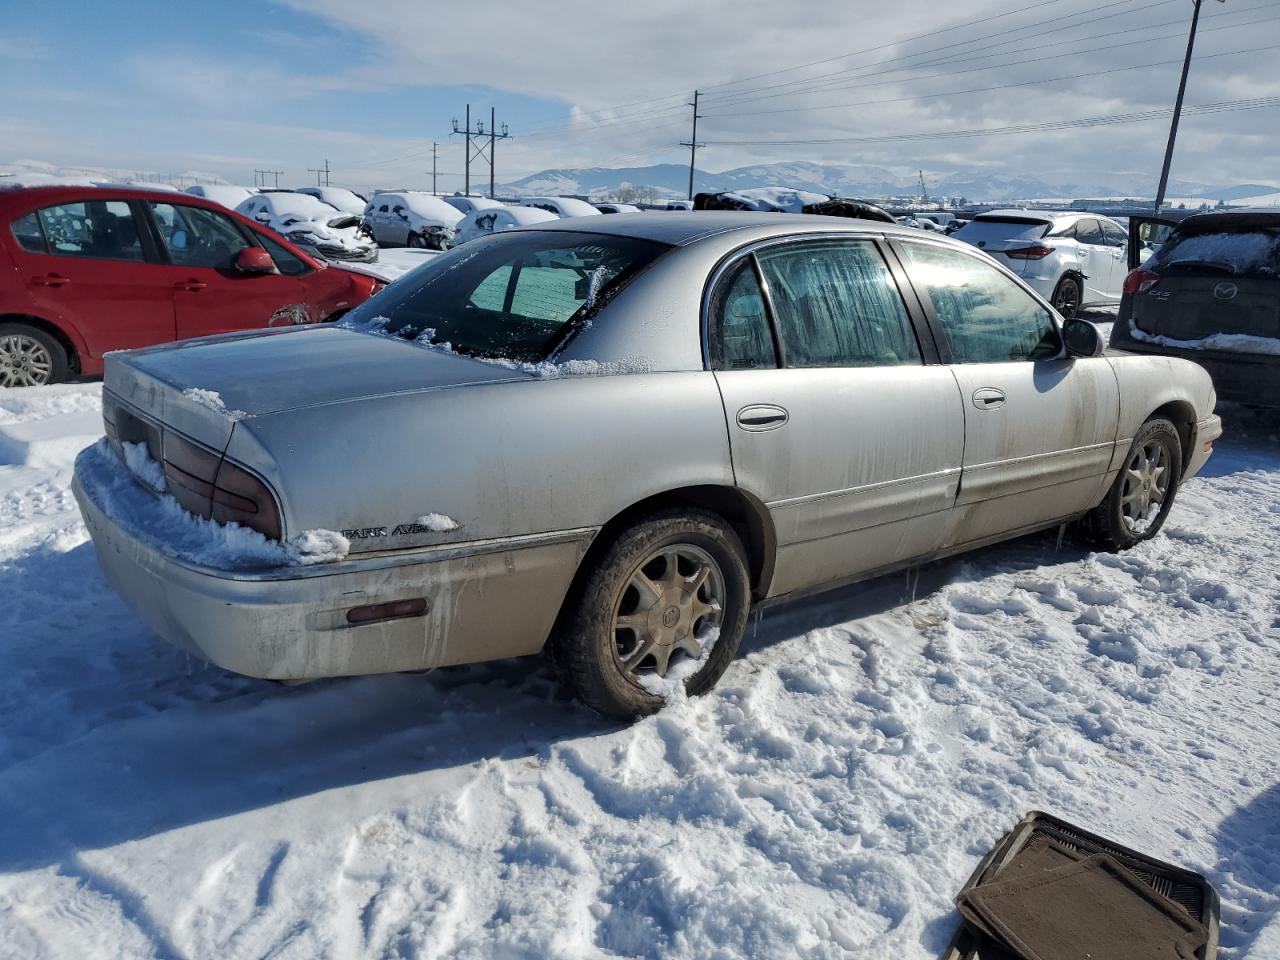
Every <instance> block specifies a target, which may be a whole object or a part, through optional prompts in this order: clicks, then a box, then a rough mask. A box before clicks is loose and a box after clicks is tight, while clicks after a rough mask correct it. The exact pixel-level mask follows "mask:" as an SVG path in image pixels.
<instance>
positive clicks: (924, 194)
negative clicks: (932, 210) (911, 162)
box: [920, 170, 929, 203]
mask: <svg viewBox="0 0 1280 960" xmlns="http://www.w3.org/2000/svg"><path fill="white" fill-rule="evenodd" d="M920 200H921V201H922V202H924V203H928V202H929V189H928V188H927V187H926V186H925V185H924V171H923V170H921V171H920Z"/></svg>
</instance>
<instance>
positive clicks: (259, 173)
mask: <svg viewBox="0 0 1280 960" xmlns="http://www.w3.org/2000/svg"><path fill="white" fill-rule="evenodd" d="M282 173H284V171H283V170H258V169H255V170H254V171H253V185H254V186H255V187H256V186H259V183H258V180H259V179H261V180H262V183H261V186H263V187H265V186H266V185H267V175H268V174H272V175H274V176H275V178H276V186H277V187H278V186H280V175H281V174H282Z"/></svg>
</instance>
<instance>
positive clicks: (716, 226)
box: [538, 210, 936, 246]
mask: <svg viewBox="0 0 1280 960" xmlns="http://www.w3.org/2000/svg"><path fill="white" fill-rule="evenodd" d="M538 229H539V230H568V231H571V232H577V233H600V234H612V235H614V236H619V237H636V238H639V239H644V240H657V241H659V242H660V243H667V244H670V245H672V246H685V245H686V244H690V243H696V242H697V241H699V240H703V239H705V238H707V237H711V236H716V235H718V234H722V233H728V232H732V231H750V232H754V233H756V234H759V235H761V236H764V237H768V236H786V235H788V234H794V233H827V232H845V231H848V232H864V233H865V232H867V231H871V232H874V233H884V234H892V235H895V236H903V237H912V238H919V237H920V236H921V232H920V231H919V230H916V229H914V228H912V227H901V226H898V225H896V224H892V223H884V222H882V221H880V220H857V219H854V218H852V217H825V216H818V215H815V214H807V213H772V212H765V213H761V212H757V211H752V210H695V211H692V212H685V213H681V212H675V211H666V210H654V211H646V212H644V213H615V214H613V215H612V216H608V217H570V218H568V219H565V220H551V221H548V222H547V223H545V224H540V225H539V226H538ZM927 236H929V237H930V238H933V237H935V236H936V234H928V235H927Z"/></svg>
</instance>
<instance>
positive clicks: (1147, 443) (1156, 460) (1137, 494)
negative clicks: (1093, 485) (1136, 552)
mask: <svg viewBox="0 0 1280 960" xmlns="http://www.w3.org/2000/svg"><path fill="white" fill-rule="evenodd" d="M1181 476H1182V441H1181V440H1180V439H1179V437H1178V431H1177V429H1176V428H1175V427H1174V425H1173V424H1172V423H1170V422H1169V421H1168V420H1164V419H1161V418H1156V419H1153V420H1148V421H1147V422H1146V423H1144V424H1143V425H1142V429H1141V430H1139V431H1138V434H1137V436H1135V437H1134V438H1133V445H1132V446H1131V447H1130V448H1129V453H1128V455H1127V456H1126V457H1125V461H1124V467H1123V468H1121V470H1120V475H1119V476H1118V477H1116V480H1115V483H1113V484H1112V485H1111V489H1110V490H1109V491H1108V492H1107V496H1106V498H1105V499H1104V500H1103V501H1102V503H1100V504H1098V506H1096V507H1094V508H1093V510H1092V511H1091V512H1090V513H1089V515H1088V517H1087V518H1086V519H1085V529H1086V531H1087V532H1088V533H1089V535H1090V539H1092V540H1093V541H1094V542H1095V543H1097V544H1098V545H1099V546H1101V547H1103V548H1104V549H1107V550H1127V549H1129V548H1130V547H1132V546H1134V545H1135V544H1139V543H1141V542H1142V541H1144V540H1150V539H1151V538H1152V537H1154V536H1155V535H1156V534H1157V533H1159V532H1160V528H1161V527H1162V526H1164V521H1165V518H1166V517H1168V516H1169V510H1170V509H1171V508H1172V507H1173V499H1174V497H1175V496H1176V494H1177V492H1178V478H1179V477H1181Z"/></svg>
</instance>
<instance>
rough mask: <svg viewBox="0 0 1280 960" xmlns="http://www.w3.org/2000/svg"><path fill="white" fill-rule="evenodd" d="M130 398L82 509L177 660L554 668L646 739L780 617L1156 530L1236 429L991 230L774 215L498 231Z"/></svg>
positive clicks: (84, 463) (117, 369) (159, 367)
mask: <svg viewBox="0 0 1280 960" xmlns="http://www.w3.org/2000/svg"><path fill="white" fill-rule="evenodd" d="M103 398H104V416H105V419H106V432H107V441H105V442H104V443H102V444H99V445H98V446H97V447H93V448H90V449H89V450H87V451H86V452H85V453H84V454H82V455H81V458H80V460H79V461H78V463H77V476H76V483H75V491H76V495H77V497H78V498H79V502H80V505H81V509H82V511H83V513H84V515H85V518H86V520H87V522H88V525H89V529H90V531H91V533H92V535H93V539H94V543H95V545H96V547H97V551H98V556H99V560H100V562H101V564H102V567H103V569H104V571H105V573H106V576H107V578H108V579H109V581H110V582H111V584H112V585H113V586H114V587H115V589H116V590H117V591H119V593H120V594H122V595H123V596H124V597H125V598H126V599H127V600H128V601H129V602H130V603H131V604H132V605H133V606H134V607H135V608H136V609H137V610H138V611H139V612H141V613H142V614H143V615H144V616H145V617H146V618H147V619H148V620H149V621H150V622H151V624H152V625H153V626H154V627H155V629H156V631H157V632H158V633H160V634H161V635H162V636H164V637H165V638H167V639H168V640H170V641H172V642H173V643H175V644H177V645H179V646H181V647H183V648H185V649H187V650H189V651H191V652H193V653H195V654H198V655H199V656H202V657H204V658H206V659H208V660H210V661H212V662H214V663H216V664H220V665H221V666H223V667H225V668H227V669H229V670H233V671H236V672H239V673H243V674H249V675H252V676H257V677H272V678H279V679H289V680H303V679H310V678H316V677H330V676H343V675H354V674H371V673H382V672H390V671H410V670H425V669H430V668H433V667H438V666H444V665H449V664H462V663H471V662H476V661H482V660H491V659H495V658H500V657H513V656H521V655H527V654H533V653H535V652H537V651H539V650H542V649H544V648H546V649H547V651H548V652H549V654H550V657H551V660H552V662H553V663H554V664H555V666H556V667H557V669H558V670H559V672H560V674H561V676H562V677H563V678H564V679H565V680H566V682H567V683H569V684H571V685H572V687H573V688H574V689H575V690H576V691H577V693H578V695H579V696H580V697H581V698H582V699H583V700H584V701H585V702H586V703H588V704H589V705H590V706H592V707H593V708H595V709H596V710H598V711H600V712H601V713H604V714H607V715H610V716H616V717H633V716H637V715H640V714H644V713H647V712H651V711H653V710H655V709H656V708H657V707H658V706H659V705H661V703H662V702H663V698H664V696H666V695H668V694H669V693H670V692H671V691H672V690H673V689H674V688H675V687H676V686H678V685H679V684H683V685H684V687H685V689H686V690H687V691H688V692H690V693H698V692H701V691H705V690H707V689H709V688H710V687H711V686H713V685H714V684H715V683H716V681H717V680H718V679H719V677H720V676H721V674H723V673H724V671H725V669H726V668H727V667H728V666H729V664H730V662H731V660H732V659H733V657H734V654H735V652H736V650H737V647H738V644H739V641H740V639H741V637H742V634H743V628H744V625H745V623H746V621H747V616H748V612H749V611H750V609H751V608H752V606H753V605H756V604H763V603H769V602H774V601H780V600H785V599H788V598H794V597H798V596H801V595H804V594H809V593H813V592H815V591H820V590H826V589H830V588H832V587H834V586H838V585H842V584H848V583H851V582H853V581H857V580H861V579H865V578H868V577H873V576H876V575H878V574H881V573H884V572H886V571H889V570H893V569H896V568H902V567H905V566H908V565H911V564H917V563H920V562H922V561H924V560H928V559H930V558H935V557H940V556H944V555H948V554H954V553H958V552H961V551H964V550H969V549H972V548H974V547H977V546H980V545H983V544H989V543H992V542H994V541H998V540H1003V539H1006V538H1009V537H1015V536H1019V535H1022V534H1025V533H1029V532H1031V531H1035V530H1038V529H1042V528H1046V527H1051V526H1054V525H1057V524H1061V523H1064V522H1067V521H1080V523H1079V524H1078V528H1079V530H1080V531H1081V532H1082V533H1083V535H1085V536H1087V537H1088V538H1089V539H1090V540H1091V541H1093V542H1094V543H1096V544H1098V545H1099V546H1101V547H1103V548H1107V549H1124V548H1127V547H1131V546H1133V545H1135V544H1137V543H1139V542H1140V541H1143V540H1146V539H1148V538H1150V537H1152V536H1155V535H1156V533H1157V532H1158V531H1159V529H1160V527H1161V525H1162V524H1163V523H1164V520H1165V518H1166V517H1167V515H1168V513H1169V510H1170V508H1171V507H1172V505H1173V502H1174V496H1175V494H1176V492H1177V489H1178V485H1179V483H1180V482H1182V481H1184V480H1185V479H1186V478H1187V477H1189V476H1191V475H1192V474H1194V473H1195V472H1196V471H1197V470H1198V469H1200V467H1201V466H1202V465H1203V464H1204V462H1205V460H1206V459H1207V458H1208V456H1209V453H1210V449H1211V445H1212V443H1213V441H1214V439H1215V438H1217V437H1218V435H1219V434H1220V432H1221V427H1220V422H1219V420H1218V418H1217V417H1216V416H1215V415H1214V414H1213V408H1214V403H1215V396H1214V391H1213V386H1212V384H1211V382H1210V379H1209V377H1208V375H1207V374H1206V373H1205V372H1204V370H1202V369H1201V368H1200V367H1198V366H1196V365H1195V364H1193V363H1189V362H1186V361H1183V360H1176V359H1169V358H1164V357H1155V356H1134V355H1127V354H1121V353H1114V354H1104V352H1103V346H1102V342H1101V340H1100V338H1099V335H1098V331H1097V330H1096V329H1095V328H1094V327H1093V326H1092V325H1091V324H1089V323H1088V322H1086V321H1083V320H1070V321H1066V322H1063V321H1062V320H1061V319H1060V318H1059V316H1058V315H1057V314H1055V313H1054V311H1053V310H1052V309H1051V308H1050V307H1049V306H1048V305H1047V304H1046V303H1045V301H1044V300H1043V299H1042V298H1041V297H1039V296H1038V295H1037V294H1036V293H1034V292H1033V291H1032V290H1031V289H1030V288H1029V287H1027V286H1026V285H1025V284H1024V283H1023V282H1022V281H1020V280H1019V279H1018V278H1017V277H1016V276H1014V275H1013V274H1012V273H1010V272H1009V271H1008V270H1006V269H1004V268H1003V267H1001V266H999V265H998V264H996V263H995V262H994V261H992V260H991V259H990V258H989V257H987V256H986V255H984V254H982V253H981V252H979V251H977V250H974V249H973V248H972V247H969V246H968V245H965V244H960V243H956V242H953V241H950V240H947V239H945V238H942V237H938V236H933V235H924V234H922V233H921V232H920V231H918V230H907V229H902V228H898V227H895V226H893V225H889V224H883V223H872V222H867V221H856V220H839V219H834V218H824V217H805V216H782V215H776V214H749V213H697V214H688V213H683V214H654V213H648V214H643V215H628V214H620V215H615V216H611V217H592V218H582V219H575V220H571V221H558V222H552V223H547V224H540V225H538V226H537V227H536V228H526V229H520V230H515V231H511V232H509V233H504V234H502V235H500V236H493V237H489V238H484V239H480V240H476V241H474V242H472V243H469V244H467V245H466V246H465V247H463V248H460V249H458V250H455V251H452V252H450V253H448V254H445V255H442V256H440V257H437V258H434V259H433V260H432V261H431V262H429V263H427V264H425V265H424V266H422V267H419V268H418V269H417V270H415V271H413V272H412V273H410V274H408V275H406V276H405V277H404V278H403V279H401V280H399V281H397V282H396V283H394V284H392V285H391V286H389V287H388V288H387V289H386V290H384V291H383V292H382V293H380V294H379V295H378V296H376V297H374V298H372V299H371V300H369V301H368V302H367V303H366V304H364V305H363V306H361V307H360V308H358V309H356V310H355V311H353V312H352V313H351V314H349V315H348V318H347V320H346V321H344V322H343V323H342V325H340V326H334V325H316V326H309V327H301V328H289V329H285V330H274V331H269V332H266V333H260V334H247V335H240V334H237V335H230V336H222V337H215V338H208V339H204V340H195V341H189V342H186V343H182V344H177V345H174V346H168V347H161V348H157V349H151V350H142V351H135V352H131V353H125V354H113V355H111V356H109V357H108V358H107V369H106V378H105V386H104V391H103ZM126 464H127V465H126ZM126 471H131V472H126ZM136 478H141V481H139V482H135V479H136ZM202 544H203V546H202Z"/></svg>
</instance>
